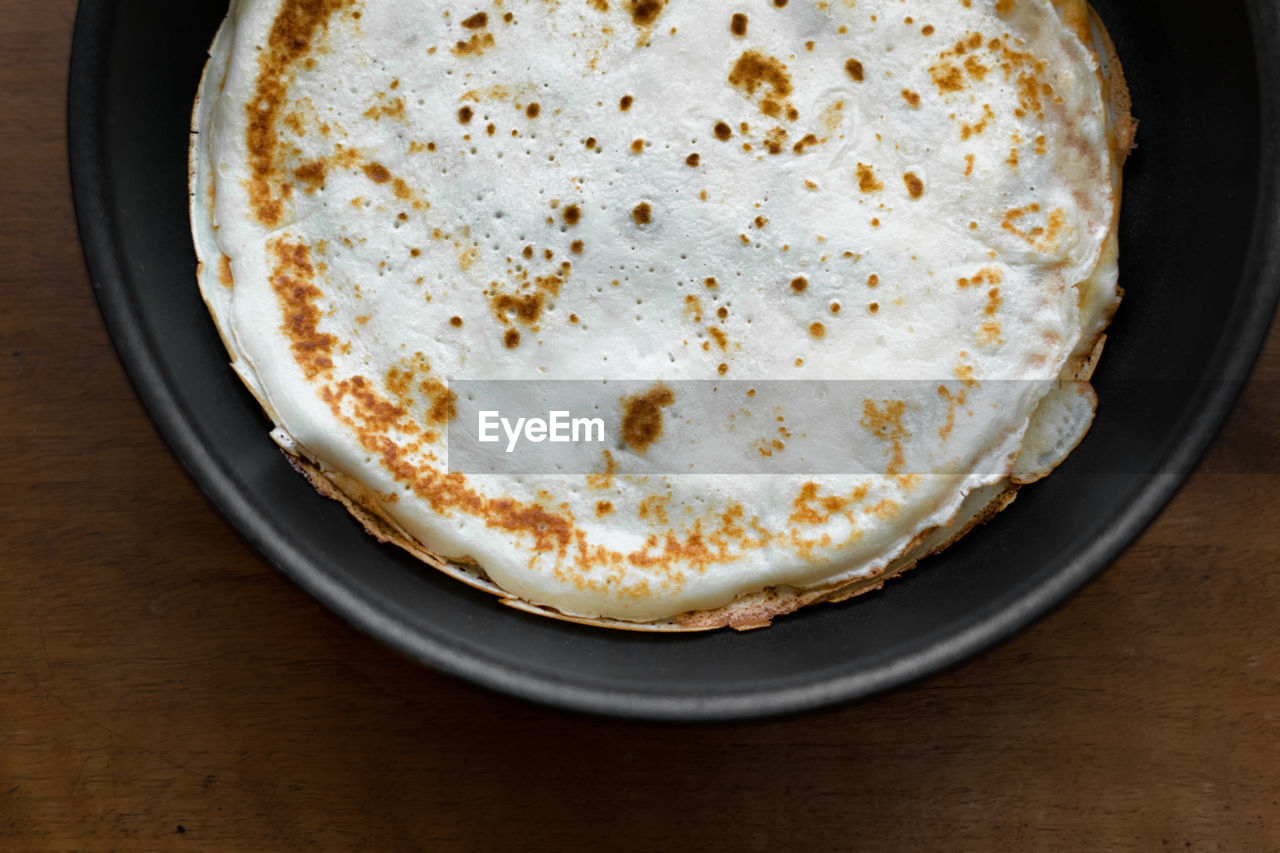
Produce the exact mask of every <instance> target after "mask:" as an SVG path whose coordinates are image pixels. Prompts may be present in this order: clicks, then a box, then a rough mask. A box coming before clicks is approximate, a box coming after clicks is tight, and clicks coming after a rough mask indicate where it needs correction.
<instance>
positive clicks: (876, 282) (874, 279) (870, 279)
mask: <svg viewBox="0 0 1280 853" xmlns="http://www.w3.org/2000/svg"><path fill="white" fill-rule="evenodd" d="M879 286H880V276H878V275H876V274H875V273H872V274H871V275H869V276H867V287H879Z"/></svg>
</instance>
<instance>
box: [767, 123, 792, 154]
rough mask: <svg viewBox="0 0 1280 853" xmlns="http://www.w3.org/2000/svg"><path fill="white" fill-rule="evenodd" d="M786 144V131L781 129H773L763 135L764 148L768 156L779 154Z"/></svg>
mask: <svg viewBox="0 0 1280 853" xmlns="http://www.w3.org/2000/svg"><path fill="white" fill-rule="evenodd" d="M786 144H787V131H786V130H785V129H783V128H781V127H775V128H774V129H773V130H771V131H769V132H768V133H766V134H765V137H764V147H765V150H766V151H768V152H769V153H770V154H781V153H782V149H783V148H785V147H786Z"/></svg>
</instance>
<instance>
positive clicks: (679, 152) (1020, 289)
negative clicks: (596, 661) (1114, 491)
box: [193, 0, 1115, 621]
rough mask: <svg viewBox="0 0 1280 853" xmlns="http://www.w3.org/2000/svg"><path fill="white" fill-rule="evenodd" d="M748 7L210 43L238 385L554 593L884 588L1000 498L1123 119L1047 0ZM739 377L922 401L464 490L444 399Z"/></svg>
mask: <svg viewBox="0 0 1280 853" xmlns="http://www.w3.org/2000/svg"><path fill="white" fill-rule="evenodd" d="M735 14H742V12H741V10H738V9H736V8H728V7H723V8H721V7H719V6H718V5H717V4H710V5H709V4H695V3H681V2H676V0H672V1H671V2H667V3H651V2H639V3H625V2H616V0H611V2H609V3H605V2H603V0H598V2H585V0H584V2H581V3H571V2H561V3H546V2H542V0H538V2H529V3H518V2H517V3H512V2H506V3H504V4H503V5H502V6H493V5H483V4H477V5H475V6H474V7H471V6H455V5H447V4H437V3H422V2H416V3H410V2H392V0H384V2H362V3H357V2H343V0H330V2H327V3H300V2H279V0H276V2H240V3H237V4H234V5H233V8H232V12H231V14H230V16H229V18H228V21H227V24H226V25H225V26H224V28H223V30H222V32H221V33H220V35H219V39H218V42H217V43H216V44H215V47H214V50H213V62H212V63H211V66H210V70H209V73H207V74H206V78H205V84H204V87H203V88H202V104H203V108H202V109H201V110H200V111H199V114H198V116H197V126H198V129H200V130H201V131H202V132H201V134H200V138H199V140H198V141H197V143H196V149H195V156H194V157H193V161H194V165H195V175H194V181H195V186H196V189H197V192H196V198H197V202H193V221H194V222H195V224H196V232H197V246H198V249H199V251H200V254H201V258H202V260H203V261H204V263H205V267H206V273H205V275H204V277H203V279H202V281H203V283H204V285H203V286H204V292H205V295H206V299H207V300H208V301H209V303H210V307H211V309H212V310H213V312H214V314H215V316H216V317H217V318H218V321H219V327H220V329H221V330H222V333H223V336H224V339H225V340H226V341H227V344H228V348H229V349H230V350H231V352H232V353H233V356H234V357H235V367H236V369H237V370H238V371H239V372H240V374H241V375H242V376H243V377H244V378H245V380H246V383H247V384H248V385H249V386H250V388H251V389H253V390H254V392H255V394H257V396H258V397H259V399H260V400H261V401H262V402H263V405H264V407H265V408H266V409H267V411H268V412H269V413H270V414H271V416H272V418H273V420H275V422H276V423H277V425H278V427H279V430H278V432H277V434H278V435H280V436H282V437H283V438H282V441H284V443H286V444H287V446H288V448H289V449H290V450H291V451H292V452H296V453H299V454H301V455H303V456H305V457H306V458H308V459H310V460H313V461H314V462H315V463H316V465H317V466H318V468H319V470H321V471H324V472H329V473H330V474H331V475H332V477H333V478H334V479H335V480H341V481H342V482H344V483H357V484H360V488H359V491H360V497H359V500H360V502H361V503H363V504H365V505H369V506H370V508H371V509H373V510H374V511H375V512H376V513H377V514H378V515H379V516H380V517H385V518H387V519H390V521H391V523H393V524H394V525H395V526H396V527H397V528H398V529H399V530H401V531H402V532H403V533H404V534H405V535H406V536H409V537H412V539H414V540H416V542H418V543H420V544H421V545H422V546H423V548H424V549H425V550H427V551H429V552H431V553H433V554H438V555H441V556H443V557H446V558H451V559H461V560H465V561H468V562H474V563H477V564H478V565H479V566H480V567H481V568H482V570H483V572H484V573H485V574H486V575H487V577H488V578H489V579H491V580H492V581H493V582H494V583H496V584H497V585H498V586H499V587H501V588H502V589H504V590H506V591H507V592H509V593H511V594H513V595H515V596H517V597H519V598H521V599H523V600H526V601H529V602H533V603H534V604H538V605H546V606H550V607H554V608H556V609H558V610H560V611H562V612H564V613H568V614H574V615H581V616H587V617H594V616H606V617H612V618H616V619H623V620H640V621H644V620H654V619H665V618H669V617H671V616H674V615H675V614H679V613H682V612H685V611H690V610H704V609H711V608H718V607H721V606H723V605H726V604H727V603H729V602H731V601H733V600H734V599H735V597H737V596H742V595H745V594H751V593H757V592H758V591H760V590H762V589H764V588H766V587H775V586H779V585H788V586H790V587H793V588H804V587H806V586H812V585H820V586H822V585H828V586H829V585H833V584H838V583H841V582H846V581H848V580H850V579H854V578H858V577H867V578H871V577H873V576H874V575H876V574H877V573H878V572H881V571H883V570H884V569H885V567H887V566H889V565H890V564H891V562H892V561H893V560H894V559H895V558H896V557H898V556H899V555H900V554H901V553H902V552H904V551H905V550H908V549H910V548H912V547H915V546H918V545H919V544H920V542H921V540H922V536H924V535H925V533H926V531H929V530H931V529H933V528H935V527H939V526H941V525H945V524H946V523H947V522H948V521H949V520H951V519H952V518H953V517H954V516H955V515H956V513H957V511H958V510H959V509H960V507H961V504H962V502H963V501H964V498H965V496H966V495H967V494H969V493H970V492H972V491H974V490H975V489H980V488H983V487H990V486H992V485H993V484H997V483H999V482H1001V481H1002V480H1003V479H1004V477H1005V475H1006V474H1007V473H1008V472H1009V470H1010V468H1011V466H1012V464H1013V462H1014V460H1015V459H1016V458H1017V456H1018V454H1019V451H1020V447H1021V441H1022V437H1023V434H1024V432H1025V431H1026V429H1027V425H1028V422H1029V420H1030V418H1031V416H1032V414H1033V412H1035V411H1036V409H1037V406H1038V405H1039V404H1040V402H1041V399H1042V398H1043V397H1044V396H1045V395H1046V394H1048V393H1049V392H1050V391H1051V389H1052V388H1053V387H1054V380H1055V379H1057V377H1058V376H1059V374H1060V372H1062V371H1063V370H1064V368H1065V367H1067V366H1068V361H1069V359H1070V358H1071V356H1072V354H1073V352H1074V351H1075V350H1076V349H1077V347H1079V346H1080V345H1081V344H1082V343H1083V342H1086V341H1087V340H1088V339H1089V338H1091V337H1092V336H1093V335H1095V334H1096V332H1097V329H1098V327H1099V319H1098V317H1099V316H1100V315H1101V314H1104V313H1105V310H1104V309H1105V307H1106V306H1108V305H1111V304H1113V301H1114V299H1113V295H1114V291H1115V287H1114V283H1115V267H1114V243H1113V240H1112V236H1113V230H1114V228H1113V223H1114V213H1115V188H1114V185H1113V166H1114V163H1113V161H1112V157H1111V155H1110V147H1109V145H1108V141H1107V117H1106V105H1105V104H1104V103H1103V98H1102V88H1101V86H1100V83H1099V78H1098V70H1097V64H1096V62H1095V60H1094V58H1093V56H1092V54H1091V52H1090V51H1089V50H1088V49H1087V48H1086V47H1085V46H1084V45H1083V44H1082V43H1081V42H1080V40H1079V38H1078V37H1077V35H1076V33H1075V30H1077V29H1079V28H1078V27H1073V26H1068V25H1066V24H1064V23H1063V22H1062V20H1061V19H1060V18H1059V16H1058V15H1057V14H1056V13H1055V11H1054V8H1053V6H1052V5H1051V4H1049V3H1047V2H1034V0H1017V2H1009V0H1000V2H993V3H986V2H980V0H973V2H971V3H970V4H968V5H965V4H961V3H936V2H930V3H923V2H922V3H900V2H889V3H876V2H859V3H857V4H855V5H849V4H843V3H837V4H816V3H796V2H792V3H789V4H787V5H786V6H784V7H782V8H778V7H776V6H774V5H773V4H760V5H759V7H758V8H755V7H753V8H751V9H749V10H747V11H746V14H745V15H744V17H745V18H746V20H744V21H739V20H737V19H736V18H735V17H734V16H735ZM201 223H203V225H202V224H201ZM1104 250H1105V252H1106V253H1105V255H1104ZM224 257H225V260H223V258H224ZM224 271H225V275H224V274H223V272H224ZM215 273H216V274H215ZM716 377H726V378H730V379H751V380H763V379H823V378H851V379H876V380H928V381H929V382H930V383H932V382H935V381H936V383H937V390H936V392H935V391H934V390H933V387H934V386H933V385H930V386H929V387H930V393H931V394H932V395H933V397H932V399H931V401H921V400H917V399H915V398H913V397H912V394H913V393H915V394H918V391H912V390H910V389H908V388H906V387H905V386H904V390H903V392H902V394H900V395H892V394H888V395H877V396H875V397H874V398H868V399H866V400H862V401H858V404H857V405H854V406H850V407H848V408H847V409H846V410H841V411H830V410H827V409H824V408H823V407H822V406H820V405H817V404H812V403H811V404H805V403H797V405H796V406H795V407H793V409H792V410H789V411H786V412H783V413H779V414H778V415H777V416H778V417H781V418H783V419H784V420H785V421H786V422H787V424H785V425H784V427H782V428H776V427H773V426H771V427H770V440H771V441H780V442H781V443H783V444H784V445H785V441H782V440H781V439H779V438H778V435H777V429H783V430H784V431H785V428H786V426H787V425H789V426H790V428H791V429H796V424H803V425H805V426H809V427H813V428H814V429H817V425H819V424H822V425H824V426H823V429H825V430H826V431H825V432H824V433H822V436H821V439H820V440H821V441H822V442H824V443H825V445H824V446H825V448H826V450H827V452H829V453H831V454H841V455H860V457H861V456H865V457H866V458H868V459H875V460H879V461H878V462H877V465H878V469H877V472H876V473H874V474H868V475H863V476H851V475H844V476H834V475H832V476H826V477H800V476H794V477H786V476H775V477H768V478H762V477H750V476H736V477H735V476H666V477H663V476H653V477H648V478H644V479H641V478H637V477H627V476H622V475H618V474H615V473H612V464H611V460H610V459H609V458H606V457H604V456H602V458H601V461H600V467H599V470H598V473H597V474H595V475H593V476H589V477H514V476H508V477H503V476H492V475H488V476H484V477H470V478H468V477H462V476H460V475H456V474H455V475H448V474H446V473H445V470H446V466H445V459H446V456H445V453H446V448H445V446H444V445H445V432H446V429H447V426H448V423H449V420H450V418H451V417H452V416H453V414H454V412H455V406H454V401H453V400H452V398H451V393H452V392H451V391H450V390H449V388H448V383H449V382H451V381H456V380H458V379H472V378H474V379H480V378H483V379H500V378H512V379H534V378H537V379H543V378H574V379H581V378H609V379H641V380H654V381H657V380H665V381H673V380H681V379H710V378H716ZM1007 380H1017V382H1015V383H1007V385H1005V386H1000V383H1001V382H1005V381H1007ZM918 387H919V385H911V386H910V388H911V389H916V388H918ZM995 387H1008V388H1015V389H1016V391H1014V392H1012V393H1002V394H1000V395H999V396H998V403H999V405H998V406H995V407H992V406H991V405H990V404H989V403H990V400H991V399H992V398H988V397H984V396H983V394H984V393H985V391H986V390H989V389H992V388H995ZM939 400H942V401H943V402H942V404H939V402H938V401H939ZM979 401H982V402H983V404H982V405H979ZM680 402H681V401H680V400H679V399H673V400H671V401H668V402H667V403H666V404H664V405H669V406H671V407H672V410H673V411H676V408H675V407H678V406H679V404H680ZM761 414H762V415H766V414H767V415H768V419H769V421H770V423H771V424H772V423H773V417H774V414H775V413H773V412H769V413H761ZM681 418H683V419H684V421H680V420H679V419H670V420H669V428H668V430H667V431H666V433H664V437H662V438H659V439H657V440H656V441H654V442H653V443H651V444H648V445H646V446H645V447H644V448H637V447H635V446H634V445H631V444H628V443H627V442H625V441H621V442H619V445H618V446H617V447H616V448H614V449H613V451H612V452H613V453H618V454H621V453H629V452H641V451H643V452H646V453H650V454H661V452H662V442H663V441H664V440H678V438H679V430H678V426H679V423H680V422H695V423H696V422H697V412H691V411H687V410H686V411H683V412H681ZM764 419H765V418H763V417H762V418H761V420H764ZM1072 423H1073V424H1075V425H1077V426H1078V420H1077V421H1073V422H1072ZM762 437H763V436H762V435H757V434H755V433H751V432H742V433H740V434H738V435H729V436H727V438H726V440H727V441H736V442H741V443H742V444H743V446H744V451H746V450H747V449H749V448H750V447H754V446H755V444H756V442H757V441H758V440H760V439H761V438H762ZM1038 442H1039V444H1040V445H1045V446H1049V445H1052V443H1053V441H1052V440H1051V438H1045V437H1041V438H1039V439H1038ZM780 452H785V447H784V448H783V449H782V451H780ZM921 454H923V455H924V457H925V458H928V459H930V460H932V461H933V462H934V463H936V464H937V466H938V470H941V469H942V468H943V467H944V464H945V470H946V473H937V472H935V471H934V470H933V469H930V470H920V469H919V467H918V466H913V467H912V469H911V470H906V469H905V467H904V464H903V462H902V461H901V460H902V459H904V458H911V459H917V458H922V457H921ZM605 504H607V505H608V506H609V508H610V509H609V511H608V512H607V513H601V512H600V509H599V508H600V507H601V506H602V505H605Z"/></svg>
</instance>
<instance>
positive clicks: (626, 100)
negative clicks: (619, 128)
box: [618, 95, 635, 113]
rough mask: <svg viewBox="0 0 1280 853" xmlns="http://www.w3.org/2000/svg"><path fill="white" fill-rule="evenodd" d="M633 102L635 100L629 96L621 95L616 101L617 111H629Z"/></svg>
mask: <svg viewBox="0 0 1280 853" xmlns="http://www.w3.org/2000/svg"><path fill="white" fill-rule="evenodd" d="M634 101H635V98H633V97H631V96H630V95H623V96H622V98H621V99H619V101H618V109H620V110H622V111H623V112H624V113H625V112H626V111H627V110H629V109H631V104H632V103H633V102H634Z"/></svg>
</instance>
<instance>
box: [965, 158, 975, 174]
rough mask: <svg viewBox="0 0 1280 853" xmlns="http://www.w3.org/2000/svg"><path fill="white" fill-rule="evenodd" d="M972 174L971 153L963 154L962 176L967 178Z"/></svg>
mask: <svg viewBox="0 0 1280 853" xmlns="http://www.w3.org/2000/svg"><path fill="white" fill-rule="evenodd" d="M972 174H973V155H972V154H966V155H964V176H965V177H966V178H967V177H969V176H970V175H972Z"/></svg>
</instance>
